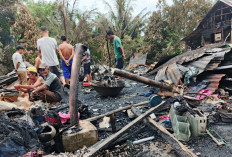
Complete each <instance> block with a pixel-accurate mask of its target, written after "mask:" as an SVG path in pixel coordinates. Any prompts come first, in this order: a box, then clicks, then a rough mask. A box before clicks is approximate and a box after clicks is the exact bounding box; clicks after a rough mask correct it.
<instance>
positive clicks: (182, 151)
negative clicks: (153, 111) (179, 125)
mask: <svg viewBox="0 0 232 157" xmlns="http://www.w3.org/2000/svg"><path fill="white" fill-rule="evenodd" d="M131 110H132V112H133V113H134V114H135V115H136V116H141V115H142V113H141V112H140V111H139V109H138V108H136V107H134V106H133V107H132V108H131ZM143 122H144V124H146V125H147V126H149V127H150V128H151V129H152V130H154V131H157V132H158V133H159V134H160V135H161V137H162V138H164V139H165V140H166V141H167V142H168V143H169V144H170V145H171V147H172V148H174V149H175V150H176V152H177V153H178V154H179V155H180V156H182V157H196V155H195V154H194V153H193V152H192V151H190V150H189V149H188V148H187V147H186V146H184V145H183V144H182V143H181V142H180V141H179V140H177V139H176V138H175V137H174V136H173V135H172V134H171V133H170V132H168V131H167V130H166V129H165V128H164V127H163V126H161V125H159V124H158V123H157V122H156V121H154V120H153V119H151V118H150V117H147V119H144V120H143Z"/></svg>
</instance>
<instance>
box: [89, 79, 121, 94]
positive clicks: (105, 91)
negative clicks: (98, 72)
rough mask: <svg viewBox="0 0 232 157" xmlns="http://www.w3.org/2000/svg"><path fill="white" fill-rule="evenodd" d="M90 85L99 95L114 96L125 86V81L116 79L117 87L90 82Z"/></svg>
mask: <svg viewBox="0 0 232 157" xmlns="http://www.w3.org/2000/svg"><path fill="white" fill-rule="evenodd" d="M92 86H93V88H94V89H95V90H96V91H97V93H98V94H100V95H101V96H104V97H107V96H111V97H115V96H117V95H118V94H119V93H120V92H121V91H122V89H123V88H124V87H125V82H124V81H122V80H118V81H117V87H105V86H102V85H98V84H92Z"/></svg>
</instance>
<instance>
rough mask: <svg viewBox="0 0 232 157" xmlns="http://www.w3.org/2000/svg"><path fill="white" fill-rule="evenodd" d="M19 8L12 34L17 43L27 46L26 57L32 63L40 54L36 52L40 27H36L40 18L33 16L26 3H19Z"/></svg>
mask: <svg viewBox="0 0 232 157" xmlns="http://www.w3.org/2000/svg"><path fill="white" fill-rule="evenodd" d="M18 9H19V12H18V15H17V18H16V22H15V24H14V25H13V26H12V27H11V34H12V36H14V39H15V42H16V43H17V44H20V45H23V46H24V47H25V50H24V51H25V52H24V56H25V59H26V60H27V61H29V62H30V63H34V59H35V58H36V56H37V55H38V53H36V51H37V39H38V38H39V35H38V28H37V27H36V23H37V21H38V19H34V18H33V17H32V16H31V14H30V11H29V9H28V8H27V7H26V6H25V5H24V4H22V3H19V4H18Z"/></svg>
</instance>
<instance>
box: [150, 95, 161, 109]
mask: <svg viewBox="0 0 232 157" xmlns="http://www.w3.org/2000/svg"><path fill="white" fill-rule="evenodd" d="M149 101H150V105H151V106H152V107H155V106H157V105H159V104H160V103H161V102H162V98H161V97H160V96H158V95H153V96H151V97H150V99H149Z"/></svg>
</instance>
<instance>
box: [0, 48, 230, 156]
mask: <svg viewBox="0 0 232 157" xmlns="http://www.w3.org/2000/svg"><path fill="white" fill-rule="evenodd" d="M218 46H219V47H221V45H220V44H216V45H211V47H208V48H206V47H204V48H201V49H198V50H194V51H190V52H187V53H186V54H182V55H180V56H176V57H174V58H172V59H170V60H169V61H167V62H166V63H164V64H163V65H162V64H158V63H157V64H158V65H159V66H158V67H155V66H152V67H155V69H154V70H151V69H149V68H148V66H146V65H143V64H141V65H140V63H139V64H137V63H136V62H133V64H131V67H130V69H128V70H127V71H122V70H118V69H108V67H107V66H101V65H96V66H92V75H93V78H94V81H93V82H92V86H91V87H85V86H84V85H83V86H81V90H78V92H79V93H78V99H80V100H78V102H77V103H78V104H77V105H79V106H78V107H79V108H78V114H77V115H78V118H79V119H81V120H80V121H79V123H78V124H79V125H77V124H75V125H71V119H70V118H71V115H70V106H69V105H70V104H69V102H68V97H69V94H70V93H69V90H68V89H66V90H65V94H66V96H65V97H66V98H65V100H63V101H62V102H61V104H59V105H55V106H49V104H46V103H41V102H40V103H39V102H34V105H32V106H31V108H30V109H29V110H27V111H23V110H22V109H21V108H18V109H14V107H17V105H10V106H12V107H8V108H7V107H4V109H3V107H2V108H0V109H1V110H2V111H1V113H0V115H1V116H0V127H1V128H2V129H1V131H0V137H1V141H0V153H1V154H3V156H6V154H7V153H8V154H12V155H11V156H19V155H25V156H28V155H31V154H34V156H35V154H37V155H39V154H43V155H50V156H62V155H64V156H75V155H81V156H150V155H151V154H155V156H184V157H186V156H199V155H202V156H215V154H216V155H219V154H220V155H223V156H231V155H232V150H231V148H230V147H229V146H230V143H231V142H232V140H231V138H230V135H229V134H228V130H229V128H230V126H231V122H232V105H231V104H232V101H231V100H232V99H231V90H230V86H229V85H226V84H227V83H228V82H230V81H231V80H230V77H231V74H230V71H228V68H230V56H231V55H232V53H231V48H229V47H225V48H218ZM132 65H133V66H132ZM128 71H130V72H128ZM148 71H149V72H148ZM147 72H148V74H152V76H149V77H144V75H146V73H147ZM118 76H119V77H124V79H123V81H122V80H118ZM154 77H155V80H153V78H154ZM4 79H6V78H4ZM132 80H133V81H132ZM8 83H9V82H8ZM8 83H6V84H8ZM144 84H146V85H144ZM4 86H5V87H6V85H4ZM118 88H120V91H117V89H118ZM86 89H89V91H88V92H86ZM1 91H2V93H1V94H2V96H3V95H4V94H5V93H7V92H8V93H11V92H12V93H13V92H15V91H13V90H10V89H6V88H1ZM70 91H71V90H70ZM114 92H117V94H115V95H111V94H112V93H114ZM2 102H4V105H6V106H7V103H5V100H4V101H2ZM219 125H220V127H219ZM199 141H200V142H199ZM183 143H184V144H183ZM202 143H209V145H203V144H202ZM84 145H85V146H87V147H84ZM218 146H221V147H218ZM209 149H211V150H209Z"/></svg>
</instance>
